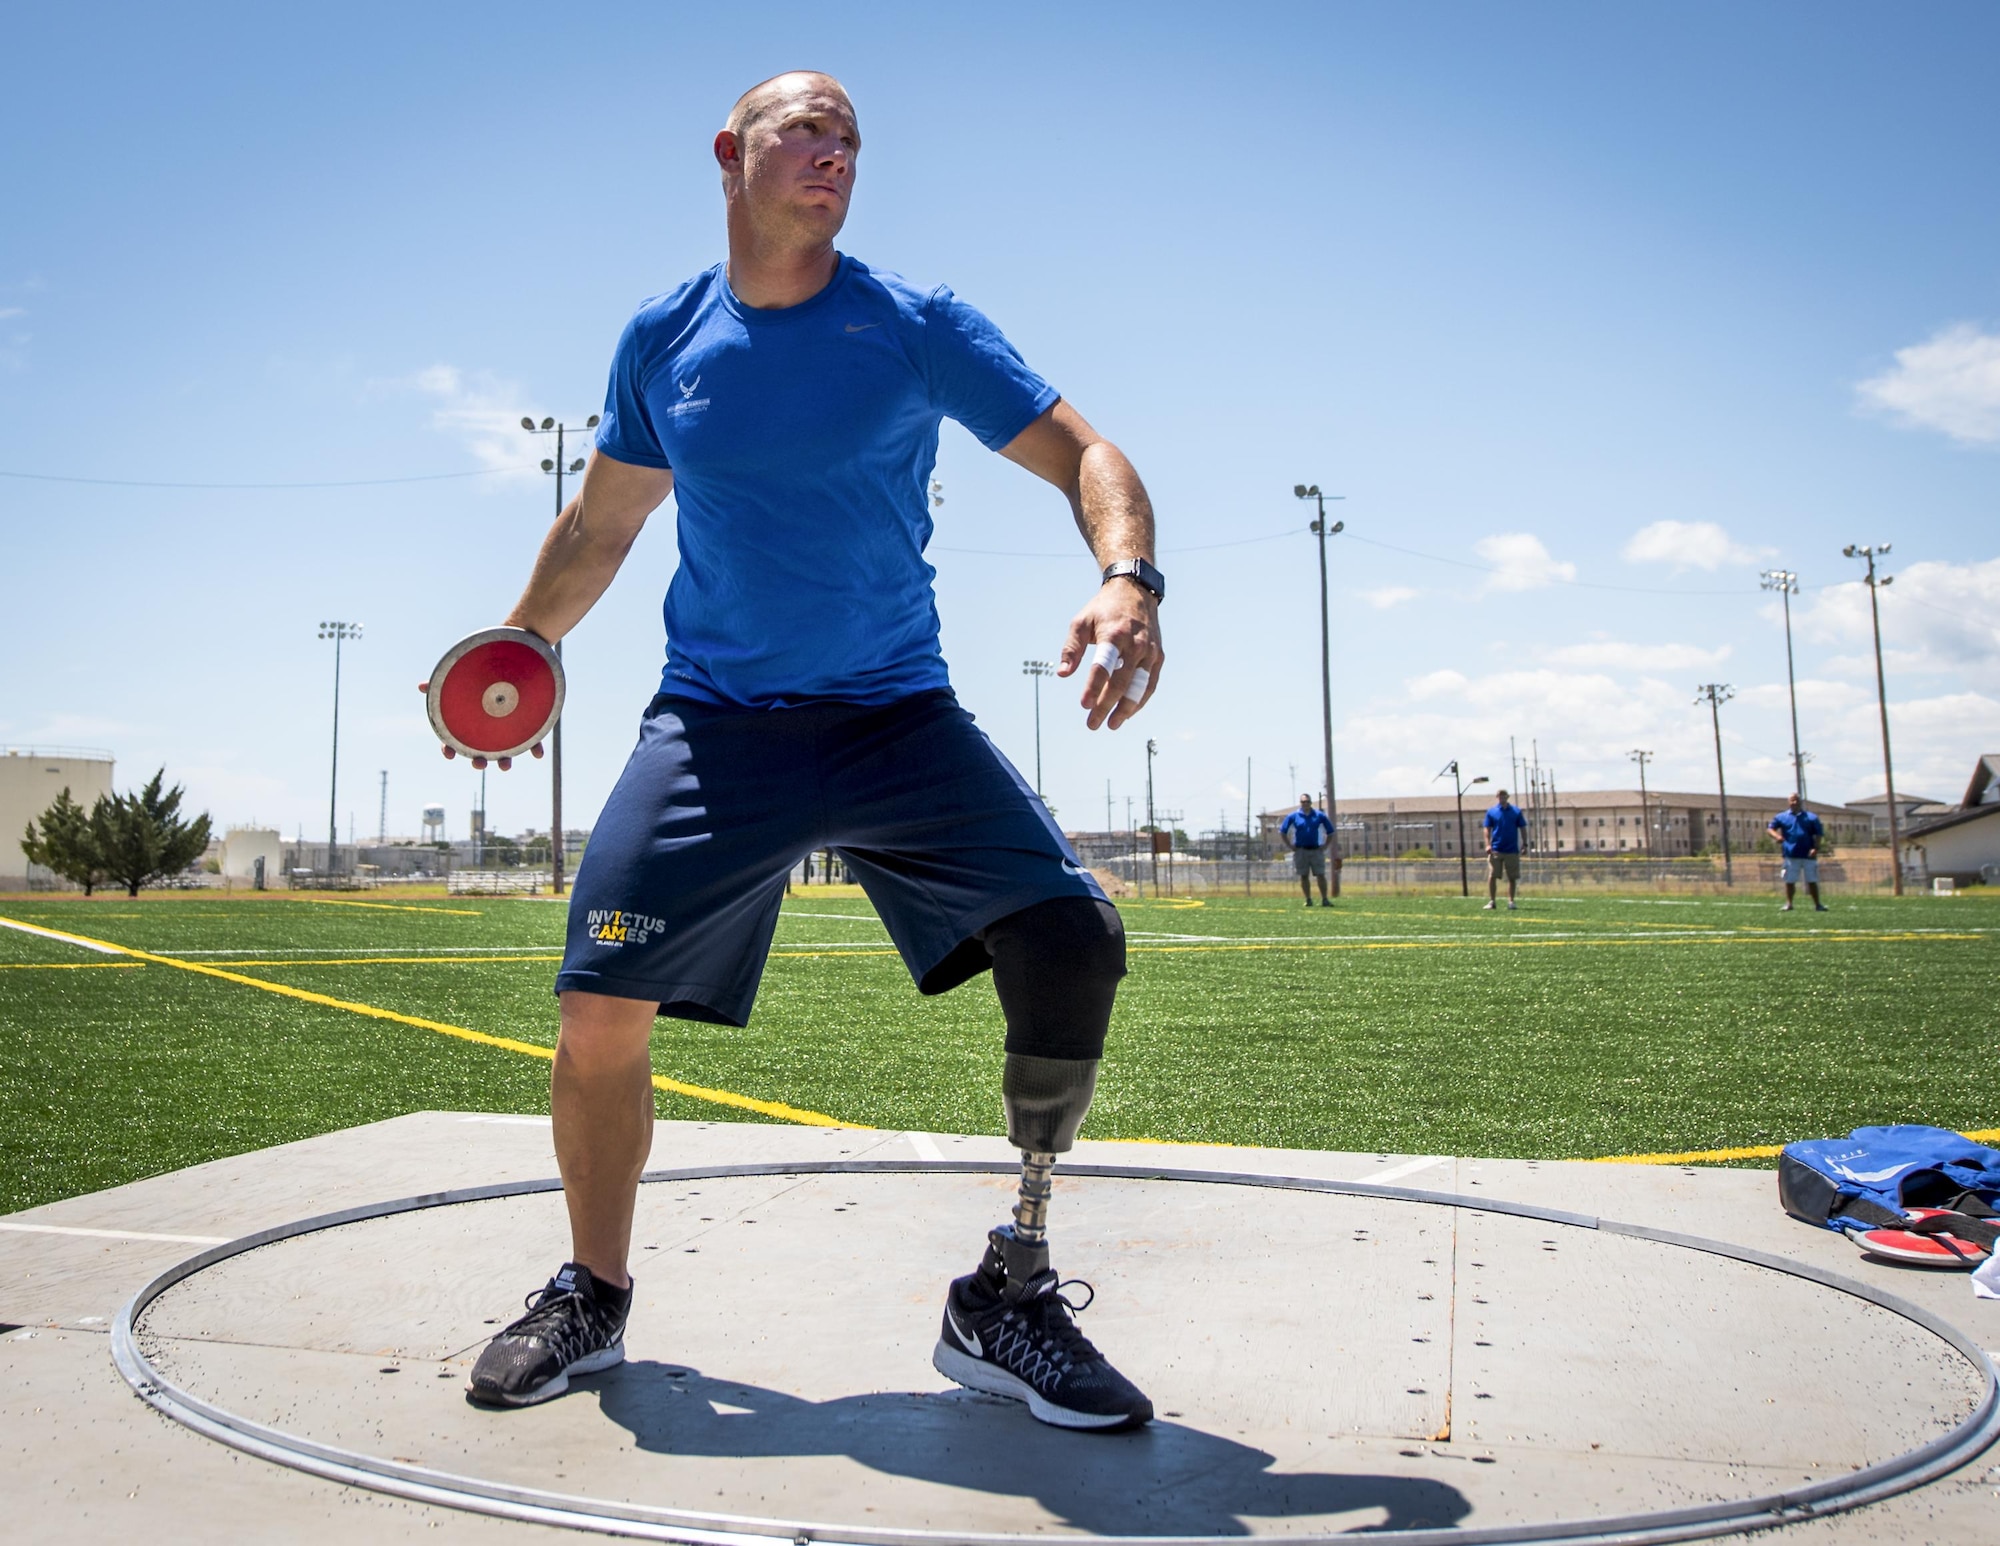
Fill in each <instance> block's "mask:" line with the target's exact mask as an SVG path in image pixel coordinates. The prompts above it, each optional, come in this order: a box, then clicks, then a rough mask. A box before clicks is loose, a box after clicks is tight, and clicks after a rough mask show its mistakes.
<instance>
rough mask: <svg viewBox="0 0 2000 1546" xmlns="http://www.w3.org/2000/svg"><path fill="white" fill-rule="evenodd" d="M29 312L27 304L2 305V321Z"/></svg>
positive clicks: (0, 317)
mask: <svg viewBox="0 0 2000 1546" xmlns="http://www.w3.org/2000/svg"><path fill="white" fill-rule="evenodd" d="M27 314H28V308H27V307H25V306H0V322H5V321H7V320H8V319H9V318H10V317H25V316H26V315H27Z"/></svg>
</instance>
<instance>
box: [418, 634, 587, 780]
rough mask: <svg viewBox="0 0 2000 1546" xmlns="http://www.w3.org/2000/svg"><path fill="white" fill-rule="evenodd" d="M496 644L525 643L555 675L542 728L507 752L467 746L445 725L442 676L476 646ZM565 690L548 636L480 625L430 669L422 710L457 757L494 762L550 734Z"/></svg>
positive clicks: (532, 746)
mask: <svg viewBox="0 0 2000 1546" xmlns="http://www.w3.org/2000/svg"><path fill="white" fill-rule="evenodd" d="M499 643H509V644H525V645H527V646H528V648H529V649H531V650H533V651H534V652H535V653H536V654H537V655H539V656H541V657H542V660H543V661H544V662H545V663H546V664H547V666H548V668H549V671H550V673H551V674H552V675H553V676H554V677H555V683H556V696H555V702H554V703H552V704H551V705H550V706H549V712H548V716H547V718H545V719H544V720H543V721H542V725H541V728H540V729H539V730H537V731H536V732H535V733H534V734H533V735H532V736H530V737H529V738H528V739H527V740H525V741H523V742H521V744H520V745H518V746H515V747H513V748H511V749H509V750H506V751H482V750H481V749H480V748H478V747H476V746H467V745H466V744H465V742H463V741H461V740H460V739H459V738H458V737H457V736H455V735H453V734H452V732H451V729H450V727H449V726H448V725H446V724H445V722H444V683H445V678H446V677H447V676H448V675H449V674H450V673H451V668H452V667H453V666H455V665H457V664H458V663H459V662H460V661H461V660H463V659H464V658H465V657H466V656H467V655H470V654H471V653H472V652H473V651H474V650H476V649H478V648H479V647H480V646H481V645H482V644H499ZM567 689H568V683H567V682H566V681H565V679H564V676H563V664H562V656H560V655H558V654H557V653H556V650H555V646H554V645H552V644H550V643H549V641H548V640H547V639H544V638H543V637H542V636H541V635H540V634H538V633H534V632H531V631H530V630H528V629H526V628H511V627H501V628H482V629H480V630H479V632H477V633H469V634H467V635H466V636H465V637H464V638H463V639H460V640H459V641H458V643H456V644H454V645H453V646H452V647H451V648H450V649H448V650H446V651H445V652H444V657H443V658H442V659H441V660H439V661H438V663H437V664H436V665H435V666H433V667H432V668H431V674H430V679H429V680H428V681H427V682H425V683H424V712H425V714H426V715H427V716H428V717H429V719H430V722H431V730H432V732H433V733H434V734H435V735H436V736H437V738H438V739H439V740H440V741H442V742H443V743H444V744H445V745H446V746H449V747H450V748H451V749H452V750H453V751H455V752H457V753H458V754H459V756H461V757H484V758H485V759H486V760H487V761H488V762H497V761H499V760H500V759H501V758H502V757H509V758H511V757H522V756H526V755H527V754H528V753H529V752H531V751H533V750H534V749H535V747H536V746H538V745H540V744H541V743H542V742H543V741H546V740H547V739H548V737H549V733H550V732H551V731H552V730H554V729H555V726H556V721H557V720H559V719H561V718H562V711H563V699H564V697H565V696H566V695H567Z"/></svg>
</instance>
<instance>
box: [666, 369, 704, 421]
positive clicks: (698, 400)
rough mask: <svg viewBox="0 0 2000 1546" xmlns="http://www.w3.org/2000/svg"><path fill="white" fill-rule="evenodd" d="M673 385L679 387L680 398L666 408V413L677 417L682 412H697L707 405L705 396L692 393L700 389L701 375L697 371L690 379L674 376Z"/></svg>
mask: <svg viewBox="0 0 2000 1546" xmlns="http://www.w3.org/2000/svg"><path fill="white" fill-rule="evenodd" d="M674 385H675V386H677V387H679V388H680V393H681V400H680V401H679V402H677V403H675V404H674V405H673V407H671V408H669V409H668V410H667V413H668V414H669V415H670V416H671V417H673V418H679V417H680V416H681V415H682V414H684V413H699V412H700V411H701V410H702V409H704V408H706V407H707V406H708V401H709V400H708V399H707V398H706V397H696V396H695V395H694V394H695V393H696V392H698V391H699V390H700V389H701V376H700V374H699V373H697V374H696V376H695V378H694V380H692V381H683V380H681V378H680V377H678V376H676V377H674Z"/></svg>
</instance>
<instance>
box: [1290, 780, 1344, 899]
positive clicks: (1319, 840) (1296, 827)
mask: <svg viewBox="0 0 2000 1546" xmlns="http://www.w3.org/2000/svg"><path fill="white" fill-rule="evenodd" d="M1278 836H1280V837H1282V838H1283V839H1284V840H1285V842H1286V843H1287V844H1288V845H1289V846H1290V848H1291V850H1292V873H1293V874H1295V875H1297V876H1298V877H1299V890H1301V891H1303V892H1304V893H1305V894H1306V906H1308V907H1310V906H1312V905H1313V891H1312V877H1313V876H1315V875H1317V876H1318V877H1319V905H1320V906H1321V907H1331V906H1332V905H1333V904H1332V903H1331V902H1329V901H1327V899H1326V846H1327V844H1328V843H1330V842H1332V841H1333V823H1332V822H1330V821H1328V820H1327V819H1326V812H1325V811H1321V810H1315V809H1314V808H1313V797H1312V796H1311V795H1309V794H1302V795H1300V796H1299V808H1298V809H1297V810H1295V811H1292V812H1291V813H1289V814H1288V815H1287V816H1286V817H1285V819H1284V820H1283V821H1281V822H1280V823H1278Z"/></svg>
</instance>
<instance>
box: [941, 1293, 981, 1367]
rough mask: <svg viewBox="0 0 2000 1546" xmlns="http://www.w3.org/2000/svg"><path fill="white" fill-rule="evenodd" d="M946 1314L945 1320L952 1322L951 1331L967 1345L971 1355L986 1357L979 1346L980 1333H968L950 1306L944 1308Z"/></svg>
mask: <svg viewBox="0 0 2000 1546" xmlns="http://www.w3.org/2000/svg"><path fill="white" fill-rule="evenodd" d="M944 1314H945V1319H946V1320H948V1321H950V1322H951V1329H952V1330H953V1331H955V1332H957V1333H958V1340H959V1341H961V1342H963V1343H964V1344H965V1347H966V1351H968V1352H969V1353H971V1354H972V1356H973V1357H974V1358H983V1357H985V1356H986V1355H985V1352H984V1351H983V1350H982V1349H981V1348H980V1346H979V1333H978V1332H976V1331H968V1330H967V1329H966V1328H965V1323H964V1322H962V1321H961V1320H959V1318H958V1317H957V1316H956V1315H954V1314H952V1310H951V1306H950V1305H946V1306H945V1307H944Z"/></svg>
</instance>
